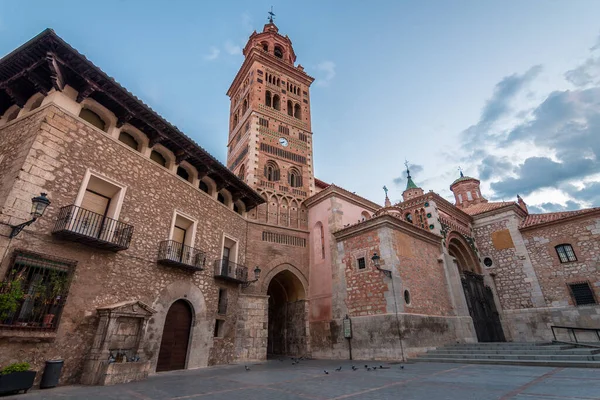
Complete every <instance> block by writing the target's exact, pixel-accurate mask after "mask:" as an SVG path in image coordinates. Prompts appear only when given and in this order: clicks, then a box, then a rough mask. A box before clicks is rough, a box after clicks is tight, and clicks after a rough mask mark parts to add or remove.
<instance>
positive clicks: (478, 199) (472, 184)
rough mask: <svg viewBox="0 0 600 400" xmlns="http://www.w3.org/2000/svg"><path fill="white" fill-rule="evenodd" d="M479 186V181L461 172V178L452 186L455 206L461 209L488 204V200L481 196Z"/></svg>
mask: <svg viewBox="0 0 600 400" xmlns="http://www.w3.org/2000/svg"><path fill="white" fill-rule="evenodd" d="M479 186H480V182H479V179H475V178H471V177H470V176H465V175H464V174H463V172H462V171H460V177H459V178H458V179H457V180H455V181H454V182H452V184H451V185H450V190H451V191H452V193H454V200H455V205H456V206H457V207H459V208H467V207H469V206H472V205H474V204H479V203H487V199H485V198H484V197H483V196H482V195H481V190H480V189H479Z"/></svg>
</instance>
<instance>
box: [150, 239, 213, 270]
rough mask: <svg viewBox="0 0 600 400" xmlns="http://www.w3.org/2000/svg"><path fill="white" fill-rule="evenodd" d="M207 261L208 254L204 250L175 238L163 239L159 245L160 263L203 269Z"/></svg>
mask: <svg viewBox="0 0 600 400" xmlns="http://www.w3.org/2000/svg"><path fill="white" fill-rule="evenodd" d="M205 261H206V254H205V253H204V252H203V251H201V250H199V249H196V248H194V247H190V246H186V245H184V244H183V243H179V242H176V241H174V240H165V241H162V242H160V244H159V246H158V259H157V262H158V263H159V264H163V265H169V266H173V267H182V268H186V269H190V270H193V271H201V270H203V269H204V263H205Z"/></svg>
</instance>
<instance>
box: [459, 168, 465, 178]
mask: <svg viewBox="0 0 600 400" xmlns="http://www.w3.org/2000/svg"><path fill="white" fill-rule="evenodd" d="M458 172H460V177H461V178H462V177H463V176H464V175H463V172H462V168H461V167H460V166H459V167H458Z"/></svg>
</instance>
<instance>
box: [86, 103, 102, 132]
mask: <svg viewBox="0 0 600 400" xmlns="http://www.w3.org/2000/svg"><path fill="white" fill-rule="evenodd" d="M79 118H81V119H82V120H84V121H87V122H89V123H90V124H92V125H94V126H95V127H96V128H98V129H100V130H103V131H105V132H106V122H104V120H103V119H102V118H101V117H100V116H99V115H98V114H96V113H95V112H93V111H92V110H90V109H89V108H82V109H81V112H80V113H79Z"/></svg>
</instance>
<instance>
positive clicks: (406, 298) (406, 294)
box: [404, 290, 410, 304]
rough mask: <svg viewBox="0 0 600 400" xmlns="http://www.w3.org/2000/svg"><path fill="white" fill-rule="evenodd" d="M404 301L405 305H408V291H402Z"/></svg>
mask: <svg viewBox="0 0 600 400" xmlns="http://www.w3.org/2000/svg"><path fill="white" fill-rule="evenodd" d="M404 301H405V302H406V304H410V292H409V291H408V290H405V291H404Z"/></svg>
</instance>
